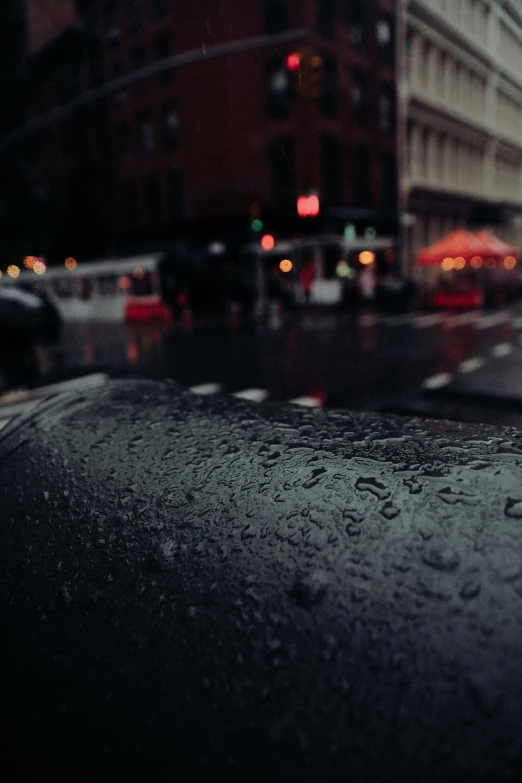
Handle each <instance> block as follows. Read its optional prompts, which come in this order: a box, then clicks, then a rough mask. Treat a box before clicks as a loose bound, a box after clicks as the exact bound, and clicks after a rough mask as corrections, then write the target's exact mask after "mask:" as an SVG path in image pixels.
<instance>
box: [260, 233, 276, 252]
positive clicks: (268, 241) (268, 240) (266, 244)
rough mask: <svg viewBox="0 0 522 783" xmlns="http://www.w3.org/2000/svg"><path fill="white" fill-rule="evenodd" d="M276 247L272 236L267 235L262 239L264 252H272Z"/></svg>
mask: <svg viewBox="0 0 522 783" xmlns="http://www.w3.org/2000/svg"><path fill="white" fill-rule="evenodd" d="M274 245H275V239H274V237H273V236H272V234H265V235H264V237H262V239H261V247H262V248H263V250H272V248H273V247H274Z"/></svg>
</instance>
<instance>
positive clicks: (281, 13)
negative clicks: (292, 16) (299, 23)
mask: <svg viewBox="0 0 522 783" xmlns="http://www.w3.org/2000/svg"><path fill="white" fill-rule="evenodd" d="M283 30H286V0H265V31H266V32H267V33H281V32H282V31H283Z"/></svg>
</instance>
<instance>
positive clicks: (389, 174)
mask: <svg viewBox="0 0 522 783" xmlns="http://www.w3.org/2000/svg"><path fill="white" fill-rule="evenodd" d="M381 193H382V202H383V206H384V207H387V208H388V209H393V208H394V207H395V205H396V203H397V173H396V165H395V158H394V156H393V155H392V154H391V153H389V152H387V153H384V154H383V155H382V156H381Z"/></svg>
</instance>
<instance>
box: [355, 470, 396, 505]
mask: <svg viewBox="0 0 522 783" xmlns="http://www.w3.org/2000/svg"><path fill="white" fill-rule="evenodd" d="M355 487H356V489H358V490H359V491H360V492H371V494H372V495H375V497H376V498H379V500H385V499H386V498H387V497H389V496H390V490H389V489H388V487H387V486H386V484H383V483H382V482H381V481H378V480H377V479H375V478H373V477H372V476H370V477H363V476H359V478H358V479H357V481H356V482H355Z"/></svg>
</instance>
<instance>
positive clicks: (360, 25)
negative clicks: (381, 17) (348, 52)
mask: <svg viewBox="0 0 522 783" xmlns="http://www.w3.org/2000/svg"><path fill="white" fill-rule="evenodd" d="M365 38H366V11H365V0H352V3H351V13H350V43H351V45H352V46H353V47H354V49H362V48H363V46H364V43H365Z"/></svg>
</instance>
